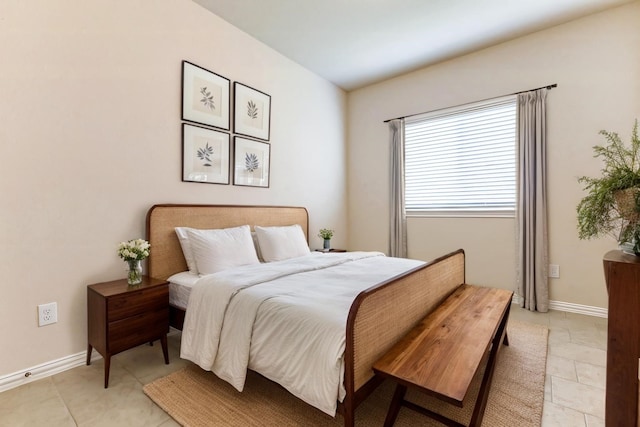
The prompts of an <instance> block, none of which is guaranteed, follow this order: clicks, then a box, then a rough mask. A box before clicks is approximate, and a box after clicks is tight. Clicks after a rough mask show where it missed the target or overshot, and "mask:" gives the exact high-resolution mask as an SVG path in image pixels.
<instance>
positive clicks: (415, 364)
mask: <svg viewBox="0 0 640 427" xmlns="http://www.w3.org/2000/svg"><path fill="white" fill-rule="evenodd" d="M512 296H513V292H511V291H507V290H504V289H495V288H484V287H479V286H472V285H466V284H463V285H461V286H460V287H458V288H457V289H456V290H455V291H454V292H453V293H452V294H451V295H450V296H449V297H448V298H447V299H446V300H445V301H444V302H443V303H442V304H441V305H440V306H439V307H438V308H437V309H436V310H434V311H433V312H432V313H431V314H429V315H428V316H427V317H425V318H424V319H423V320H422V321H421V322H420V323H419V324H418V325H417V326H416V327H415V328H413V329H412V330H411V331H410V332H409V333H408V334H407V335H406V336H405V337H404V338H402V339H401V340H400V341H399V342H398V343H397V344H396V345H394V346H393V347H392V348H391V349H390V350H389V351H388V352H387V353H386V354H385V355H384V356H382V357H381V358H380V359H379V360H378V361H377V362H376V363H375V364H374V365H373V371H374V372H375V373H376V374H378V375H380V376H382V377H385V378H390V379H392V380H393V381H395V382H396V383H397V388H396V391H395V393H394V395H393V399H392V401H391V405H390V407H389V412H388V413H387V418H386V420H385V424H384V425H385V426H392V425H393V424H394V422H395V420H396V417H397V416H398V413H399V411H400V408H401V406H406V407H408V408H410V409H412V410H415V411H418V412H420V413H422V414H424V415H427V416H429V417H431V418H433V419H435V420H437V421H439V422H441V423H442V424H445V425H448V426H456V427H458V426H463V425H462V424H460V423H458V422H456V421H454V420H451V419H449V418H446V417H444V416H442V415H440V414H437V413H435V412H433V411H430V410H428V409H426V408H423V407H421V406H418V405H416V404H414V403H412V402H409V401H407V400H405V399H404V397H405V394H406V391H407V387H415V388H417V389H419V390H421V391H423V392H424V393H427V394H429V395H432V396H434V397H436V398H438V399H441V400H443V401H445V402H448V403H450V404H453V405H456V406H459V407H462V403H463V400H464V398H465V396H466V395H467V392H468V391H469V386H470V385H471V382H472V380H473V377H474V376H475V374H476V372H477V371H478V369H479V368H480V367H481V364H482V362H483V360H487V366H486V368H485V372H484V375H483V378H482V383H481V385H480V391H479V393H478V397H477V399H476V403H475V407H474V410H473V415H472V417H471V422H470V424H469V426H470V427H473V426H479V425H481V424H482V417H483V415H484V409H485V406H486V403H487V396H488V394H489V387H490V385H491V378H492V376H493V371H494V366H495V362H496V357H497V354H498V351H499V349H500V347H501V346H500V342H503V343H504V344H505V345H509V342H508V339H507V334H506V325H507V321H508V319H509V308H510V305H511V298H512ZM487 353H488V358H487V357H485V356H487Z"/></svg>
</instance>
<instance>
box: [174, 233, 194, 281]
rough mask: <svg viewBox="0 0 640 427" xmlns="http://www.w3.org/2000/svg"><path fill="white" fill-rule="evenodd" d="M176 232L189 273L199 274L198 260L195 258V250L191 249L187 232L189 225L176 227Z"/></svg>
mask: <svg viewBox="0 0 640 427" xmlns="http://www.w3.org/2000/svg"><path fill="white" fill-rule="evenodd" d="M175 230H176V234H177V235H178V240H179V241H180V246H181V247H182V254H183V255H184V260H185V261H186V262H187V267H188V268H189V273H192V274H198V267H197V266H196V260H195V259H194V258H193V251H192V250H191V243H190V242H189V235H188V234H187V230H189V228H188V227H176V228H175Z"/></svg>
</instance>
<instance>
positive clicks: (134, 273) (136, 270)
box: [127, 259, 142, 285]
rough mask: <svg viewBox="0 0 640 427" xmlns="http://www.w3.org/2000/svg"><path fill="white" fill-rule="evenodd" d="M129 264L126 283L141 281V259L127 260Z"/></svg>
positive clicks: (134, 283) (131, 283)
mask: <svg viewBox="0 0 640 427" xmlns="http://www.w3.org/2000/svg"><path fill="white" fill-rule="evenodd" d="M127 263H128V264H129V272H128V273H127V283H128V284H130V285H137V284H139V283H140V282H142V260H139V259H132V260H127Z"/></svg>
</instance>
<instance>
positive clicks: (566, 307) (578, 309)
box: [511, 293, 609, 319]
mask: <svg viewBox="0 0 640 427" xmlns="http://www.w3.org/2000/svg"><path fill="white" fill-rule="evenodd" d="M521 301H522V297H521V296H520V295H516V294H515V293H514V294H513V298H512V299H511V302H512V303H513V304H518V305H520V302H521ZM549 310H557V311H565V312H567V313H577V314H584V315H585V316H595V317H604V318H605V319H606V318H608V317H609V316H608V310H607V309H606V308H601V307H593V306H590V305H582V304H574V303H572V302H563V301H552V300H550V301H549Z"/></svg>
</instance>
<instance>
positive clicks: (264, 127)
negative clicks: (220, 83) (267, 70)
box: [233, 82, 271, 141]
mask: <svg viewBox="0 0 640 427" xmlns="http://www.w3.org/2000/svg"><path fill="white" fill-rule="evenodd" d="M233 92H234V100H235V102H234V115H233V131H234V133H237V134H238V135H245V136H250V137H253V138H258V139H263V140H265V141H268V140H269V130H270V129H269V127H270V125H271V124H270V122H271V96H270V95H267V94H266V93H263V92H260V91H259V90H256V89H253V88H251V87H249V86H246V85H243V84H242V83H238V82H234V83H233Z"/></svg>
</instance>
